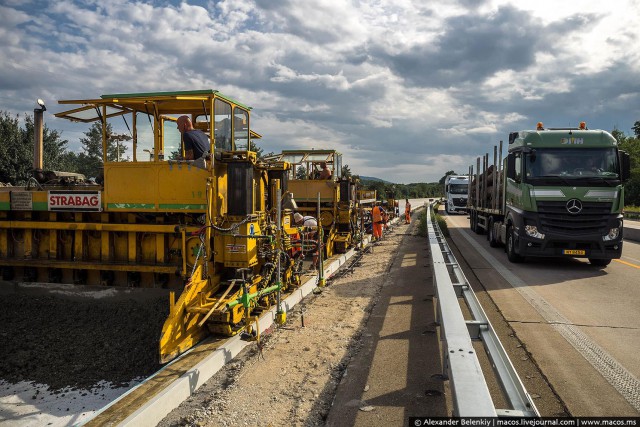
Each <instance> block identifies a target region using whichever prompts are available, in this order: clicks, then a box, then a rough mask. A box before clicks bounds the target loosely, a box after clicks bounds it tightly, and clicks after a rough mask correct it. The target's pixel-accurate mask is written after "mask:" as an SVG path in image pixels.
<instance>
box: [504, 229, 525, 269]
mask: <svg viewBox="0 0 640 427" xmlns="http://www.w3.org/2000/svg"><path fill="white" fill-rule="evenodd" d="M515 246H516V237H515V236H514V233H513V227H509V228H508V229H507V258H508V259H509V261H510V262H513V263H517V262H522V257H521V256H520V255H518V254H517V253H516V248H515Z"/></svg>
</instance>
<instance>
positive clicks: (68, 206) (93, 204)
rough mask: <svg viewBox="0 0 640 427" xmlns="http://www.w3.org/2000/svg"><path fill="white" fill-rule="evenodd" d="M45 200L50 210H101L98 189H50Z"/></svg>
mask: <svg viewBox="0 0 640 427" xmlns="http://www.w3.org/2000/svg"><path fill="white" fill-rule="evenodd" d="M47 201H48V206H49V210H50V211H74V212H100V211H101V210H102V200H101V198H100V192H99V191H59V190H51V191H49V195H48V197H47Z"/></svg>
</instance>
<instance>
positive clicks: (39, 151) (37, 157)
mask: <svg viewBox="0 0 640 427" xmlns="http://www.w3.org/2000/svg"><path fill="white" fill-rule="evenodd" d="M38 105H40V108H35V109H34V110H33V169H34V170H42V167H43V166H44V148H43V139H44V137H43V127H44V112H45V111H47V107H45V105H44V101H43V100H42V99H38Z"/></svg>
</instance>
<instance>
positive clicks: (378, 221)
mask: <svg viewBox="0 0 640 427" xmlns="http://www.w3.org/2000/svg"><path fill="white" fill-rule="evenodd" d="M383 213H384V209H382V206H380V202H376V204H375V206H374V207H373V210H372V212H371V215H372V217H373V218H372V220H373V226H372V228H373V240H374V241H376V240H380V239H382V221H383V216H382V215H383Z"/></svg>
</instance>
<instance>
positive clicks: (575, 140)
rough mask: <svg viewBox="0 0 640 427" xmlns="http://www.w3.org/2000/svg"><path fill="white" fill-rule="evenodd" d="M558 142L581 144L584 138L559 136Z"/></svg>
mask: <svg viewBox="0 0 640 427" xmlns="http://www.w3.org/2000/svg"><path fill="white" fill-rule="evenodd" d="M560 144H562V145H566V144H570V145H571V144H573V145H581V144H584V139H583V138H560Z"/></svg>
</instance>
